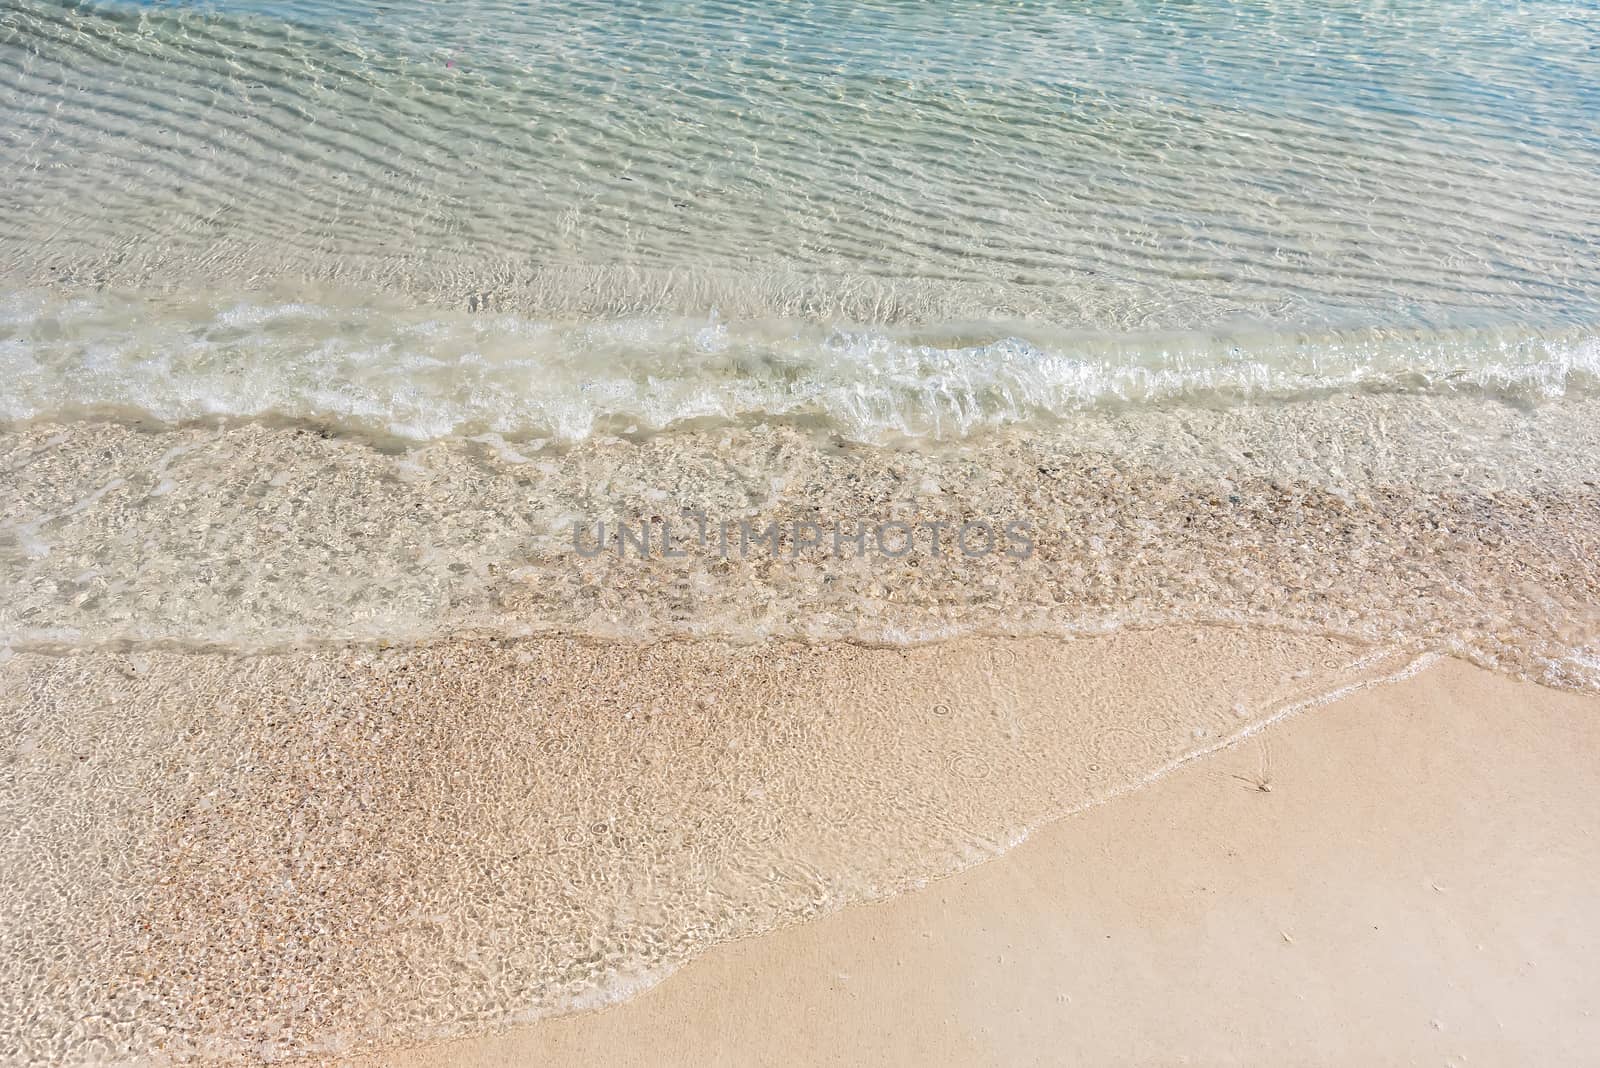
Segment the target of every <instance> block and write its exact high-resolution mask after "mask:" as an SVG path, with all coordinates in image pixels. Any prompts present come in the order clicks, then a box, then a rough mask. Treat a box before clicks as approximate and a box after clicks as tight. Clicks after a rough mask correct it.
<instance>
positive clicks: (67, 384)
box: [0, 0, 1600, 441]
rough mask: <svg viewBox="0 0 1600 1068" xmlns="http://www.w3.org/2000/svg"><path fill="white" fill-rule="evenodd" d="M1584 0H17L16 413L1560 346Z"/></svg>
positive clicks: (1062, 391) (820, 398)
mask: <svg viewBox="0 0 1600 1068" xmlns="http://www.w3.org/2000/svg"><path fill="white" fill-rule="evenodd" d="M1592 14H1594V10H1592V8H1589V6H1587V5H1570V3H1525V5H1515V6H1510V8H1507V6H1506V5H1501V3H1477V2H1461V0H1453V2H1448V3H1429V5H1390V3H1365V5H1349V6H1341V8H1339V10H1326V6H1325V5H1318V3H1299V2H1278V3H1248V5H1221V3H1149V2H1146V3H1094V5H1077V3H1016V5H992V3H941V5H918V3H765V5H755V6H750V5H733V3H590V2H571V0H568V2H563V3H539V5H517V3H483V2H472V3H454V5H448V6H440V5H366V3H354V5H350V3H338V5H331V3H330V5H323V3H213V5H170V3H154V5H133V3H77V5H70V3H54V2H48V0H10V2H8V3H6V6H5V10H3V14H0V53H3V64H0V115H3V122H0V190H3V192H0V285H3V286H5V288H6V289H8V291H10V293H8V296H5V297H3V301H0V369H3V371H5V374H6V377H8V379H10V381H11V382H13V389H11V390H10V392H8V393H6V395H5V397H3V400H0V417H3V419H5V420H8V422H13V424H16V422H26V420H32V419H45V417H54V416H61V417H67V416H82V414H104V416H112V417H146V419H157V420H163V422H182V420H192V419H208V417H218V416H226V417H246V419H262V417H266V419H272V417H278V419H302V420H314V422H325V424H333V425H338V427H341V428H344V430H347V432H371V433H379V435H398V436H403V438H432V436H451V435H472V433H483V432H496V433H506V435H512V436H518V438H552V440H574V438H582V436H584V435H587V433H590V432H592V430H594V428H597V427H621V428H626V427H630V425H632V427H643V428H669V427H674V425H680V424H685V422H690V420H706V419H725V420H734V422H749V420H750V419H762V417H770V416H774V414H776V416H779V417H800V419H806V420H811V422H819V424H822V425H830V427H834V428H837V430H838V432H840V433H845V435H846V436H853V438H858V440H866V441H874V440H882V438H886V436H893V435H901V433H914V435H922V436H926V435H933V436H950V435H954V436H962V435H966V433H970V432H973V430H981V428H986V427H994V425H1008V424H1029V422H1030V420H1037V419H1046V420H1048V419H1050V417H1051V416H1053V414H1059V411H1061V409H1062V408H1080V406H1094V404H1098V403H1126V401H1134V403H1146V401H1155V403H1186V401H1197V400H1198V401H1206V403H1211V401H1216V400H1222V401H1227V400H1229V398H1234V400H1246V398H1248V400H1259V398H1264V397H1266V398H1272V397H1302V395H1307V393H1315V392H1317V390H1334V392H1341V390H1344V392H1347V390H1350V389H1363V390H1370V389H1379V390H1382V389H1418V387H1422V389H1440V390H1461V389H1467V390H1477V392H1488V393H1491V395H1502V397H1509V398H1512V400H1517V401H1525V400H1530V398H1533V400H1538V398H1549V397H1565V395H1568V393H1571V392H1578V393H1582V392H1586V390H1587V389H1589V382H1590V379H1592V377H1594V371H1592V366H1594V361H1595V342H1594V337H1595V325H1597V323H1600V256H1597V249H1600V53H1597V30H1595V27H1594V22H1595V21H1594V19H1592V18H1589V16H1592ZM330 384H333V385H334V387H336V389H330ZM950 395H955V397H957V400H955V401H947V400H941V398H947V397H950ZM952 403H954V404H955V406H957V408H958V409H960V411H958V412H955V411H949V408H950V404H952ZM941 404H944V408H941Z"/></svg>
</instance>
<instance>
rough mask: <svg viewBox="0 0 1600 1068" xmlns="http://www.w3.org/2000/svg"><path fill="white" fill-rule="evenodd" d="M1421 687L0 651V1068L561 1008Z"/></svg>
mask: <svg viewBox="0 0 1600 1068" xmlns="http://www.w3.org/2000/svg"><path fill="white" fill-rule="evenodd" d="M1413 659H1414V657H1412V656H1408V655H1405V654H1401V653H1396V652H1386V651H1383V650H1372V649H1369V648H1362V647H1358V646H1354V645H1351V644H1350V643H1344V642H1338V641H1334V640H1331V639H1318V638H1311V637H1307V636H1303V635H1288V634H1277V633H1268V632H1249V631H1229V630H1221V629H1212V630H1204V629H1201V630H1192V629H1188V628H1173V629H1169V630H1164V631H1156V632H1143V633H1141V632H1128V633H1124V634H1119V635H1116V636H1113V637H1109V638H1098V639H1083V640H1079V641H1074V642H1062V641H1056V640H1048V639H1014V640H1001V639H988V640H981V639H963V640H957V641H951V642H947V643H941V644H938V645H932V646H920V647H908V648H881V647H880V648H863V647H856V646H848V645H843V644H824V645H819V646H801V645H795V644H785V643H768V644H767V645H763V646H752V647H728V646H720V645H714V644H712V643H704V642H663V643H653V644H640V643H607V644H598V645H597V644H592V643H585V642H576V641H560V640H548V639H545V640H529V641H523V642H494V641H470V640H458V641H447V642H441V643H434V644H430V645H424V646H417V647H407V648H396V649H390V650H370V649H367V650H362V649H352V650H311V651H303V652H297V653H289V654H276V655H259V656H250V657H238V656H230V655H219V654H196V653H163V652H156V651H148V652H133V653H119V654H110V653H92V654H83V655H80V656H70V657H48V656H40V655H37V654H31V653H18V654H14V655H13V656H12V657H10V658H9V659H7V660H6V661H5V662H4V663H0V693H3V694H4V695H5V700H4V702H3V704H4V708H5V713H6V715H7V717H8V721H7V723H6V724H5V725H4V726H5V727H6V728H7V729H8V730H9V732H10V734H11V736H13V737H15V738H17V739H19V742H18V745H17V749H16V752H15V753H14V755H13V757H12V763H11V769H12V774H11V775H10V776H9V777H8V780H7V785H8V790H7V792H6V794H5V795H4V796H0V807H3V808H4V809H5V812H6V816H7V820H8V822H9V823H11V824H12V825H13V826H15V827H16V828H17V833H16V834H15V835H14V836H13V838H12V839H11V840H10V841H9V842H8V844H7V850H8V856H7V858H5V859H6V863H7V864H8V865H9V866H10V868H11V869H12V870H13V871H15V872H17V873H18V878H17V879H16V880H15V881H14V882H13V883H12V885H11V886H10V887H9V888H8V889H7V897H6V900H4V901H0V906H3V907H4V909H5V911H7V912H9V913H12V914H15V915H19V916H22V917H25V919H24V921H23V923H22V924H20V925H19V927H18V931H17V942H16V948H15V949H14V950H13V952H12V953H11V954H10V955H9V956H8V957H7V958H6V959H5V961H4V962H3V963H4V965H5V967H6V968H7V969H8V970H9V971H11V972H12V973H13V974H12V975H11V976H10V977H9V979H8V982H9V983H11V985H13V987H14V988H16V989H19V990H22V991H23V992H24V993H23V996H24V998H25V999H26V1002H25V1004H26V1006H27V1008H26V1010H25V1011H24V1012H23V1013H22V1014H21V1015H20V1016H19V1017H18V1023H19V1024H20V1025H21V1027H22V1030H21V1031H19V1032H18V1033H17V1034H15V1035H13V1036H12V1041H14V1042H17V1043H19V1044H20V1046H21V1048H22V1049H24V1050H33V1051H34V1055H36V1056H53V1057H54V1058H56V1059H59V1058H60V1057H61V1056H63V1055H64V1054H65V1051H64V1050H57V1051H56V1052H55V1053H54V1054H50V1053H49V1052H48V1051H49V1050H50V1049H51V1048H52V1047H51V1046H50V1043H51V1042H53V1041H58V1040H59V1039H58V1038H56V1037H53V1036H62V1035H72V1034H75V1033H76V1032H77V1028H80V1027H81V1026H82V1025H81V1024H70V1023H68V1022H67V1021H68V1019H69V1018H70V1019H71V1020H80V1021H81V1020H84V1019H89V1020H107V1021H110V1020H115V1019H121V1020H123V1021H124V1022H123V1023H120V1024H116V1025H113V1026H110V1027H107V1028H103V1029H100V1028H98V1025H96V1026H97V1029H96V1030H94V1031H93V1032H92V1033H93V1034H94V1035H95V1038H94V1041H97V1042H99V1043H102V1046H101V1048H102V1049H103V1050H104V1052H105V1053H106V1055H108V1056H114V1057H137V1056H149V1055H163V1056H190V1055H194V1056H198V1057H200V1058H201V1059H202V1060H209V1059H221V1060H229V1059H236V1058H238V1057H240V1056H258V1057H261V1058H263V1059H269V1060H276V1059H282V1058H285V1057H290V1056H295V1055H310V1054H320V1055H323V1056H328V1055H333V1054H335V1053H341V1052H348V1053H354V1052H357V1051H358V1050H361V1049H366V1048H372V1047H373V1045H374V1044H377V1045H379V1046H381V1045H383V1044H385V1043H388V1042H390V1041H394V1040H398V1039H403V1038H405V1037H407V1036H410V1037H414V1038H420V1037H422V1036H425V1035H437V1034H438V1032H439V1031H440V1030H441V1029H452V1030H456V1031H459V1029H462V1028H468V1029H471V1028H474V1027H477V1026H482V1025H485V1024H492V1023H494V1022H496V1021H501V1022H503V1021H505V1020H507V1019H510V1018H514V1017H516V1016H519V1015H525V1014H527V1013H529V1012H533V1013H539V1014H547V1013H550V1012H561V1011H567V1010H570V1009H572V1008H575V1007H580V1006H582V1005H584V1004H585V1003H592V1001H593V999H594V998H596V997H602V998H604V997H608V996H610V995H609V993H608V991H610V990H613V989H615V984H616V983H617V982H619V981H620V982H622V983H624V984H627V983H630V982H635V981H636V979H637V977H638V976H639V975H642V974H650V973H660V972H662V971H663V970H670V969H672V968H674V967H677V966H679V965H681V964H682V963H684V962H686V961H690V960H693V959H694V958H697V957H698V956H700V955H701V954H702V953H703V952H704V951H705V949H706V948H708V947H709V946H712V945H715V944H718V943H723V942H727V941H729V940H731V939H741V938H744V937H746V936H749V935H755V934H758V933H760V932H763V931H768V930H771V929H774V928H782V927H786V926H789V925H791V924H794V923H797V922H804V921H807V920H810V919H813V918H815V917H817V916H821V915H826V914H831V913H833V912H835V911H837V910H838V909H839V908H840V907H841V906H846V905H849V904H851V903H853V902H859V901H864V900H874V899H879V898H883V897H885V896H891V895H894V894H897V893H900V892H902V891H904V890H905V889H907V888H909V887H914V886H917V885H921V884H923V883H925V882H926V881H927V880H929V879H933V878H938V877H940V876H943V875H946V874H948V873H949V872H951V871H954V870H959V869H962V868H966V867H970V866H971V865H973V864H977V863H979V862H981V861H984V860H986V859H989V858H992V857H995V856H998V855H1001V854H1003V853H1005V852H1007V851H1008V850H1009V849H1010V848H1011V847H1012V846H1014V845H1015V843H1016V842H1018V841H1019V840H1021V839H1022V838H1023V837H1025V836H1026V835H1027V834H1028V833H1030V832H1031V831H1032V829H1033V828H1035V827H1037V826H1039V825H1041V824H1044V823H1048V822H1050V821H1052V820H1054V819H1057V818H1058V817H1060V816H1061V815H1063V814H1065V813H1068V812H1072V811H1077V810H1080V809H1082V808H1084V807H1085V806H1087V805H1093V804H1096V803H1098V802H1100V801H1103V800H1104V799H1106V798H1108V797H1111V796H1115V795H1118V794H1121V793H1124V792H1126V791H1128V790H1130V789H1133V788H1135V787H1137V786H1139V785H1141V784H1142V783H1144V782H1145V781H1146V780H1148V779H1149V778H1151V777H1153V776H1158V775H1160V774H1162V773H1163V772H1164V771H1165V770H1166V769H1167V768H1169V767H1171V766H1174V765H1176V764H1180V763H1183V762H1185V761H1186V760H1189V759H1190V758H1191V757H1193V756H1194V755H1195V754H1197V753H1201V752H1205V751H1209V750H1211V749H1214V748H1216V747H1217V746H1218V745H1219V744H1222V743H1224V742H1225V741H1227V740H1228V739H1230V738H1233V737H1235V736H1238V735H1242V734H1244V733H1248V732H1249V731H1251V730H1252V729H1253V728H1254V727H1256V726H1258V725H1260V724H1261V723H1264V722H1266V721H1269V720H1271V719H1272V718H1275V717H1277V716H1281V715H1283V714H1285V710H1287V709H1292V708H1295V707H1300V706H1303V705H1305V704H1308V703H1314V702H1317V701H1319V700H1320V699H1322V698H1324V697H1326V696H1327V695H1328V694H1330V693H1333V692H1336V691H1341V690H1344V689H1346V688H1348V687H1351V686H1355V687H1362V686H1367V685H1372V684H1375V683H1377V682H1379V681H1381V680H1383V679H1385V678H1387V677H1389V676H1391V675H1393V674H1395V673H1396V672H1400V671H1402V670H1403V669H1405V668H1406V667H1407V665H1409V664H1411V663H1412V661H1413ZM1202 763H1203V762H1202ZM63 944H65V945H68V946H70V947H71V951H70V954H69V955H68V956H66V957H62V956H61V955H60V953H59V950H58V949H56V948H54V947H59V946H61V945H63ZM52 955H54V957H55V958H56V959H55V962H54V963H53V964H51V965H50V966H49V967H48V968H44V969H43V970H40V969H41V964H40V962H42V961H45V960H50V959H52ZM63 983H65V986H63ZM67 990H75V991H77V993H76V994H74V995H72V996H71V997H64V994H65V992H66V991H67ZM133 1006H137V1008H136V1009H135V1010H133V1011H131V1012H130V1008H131V1007H133ZM63 1014H65V1015H63ZM474 1021H476V1023H474Z"/></svg>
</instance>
